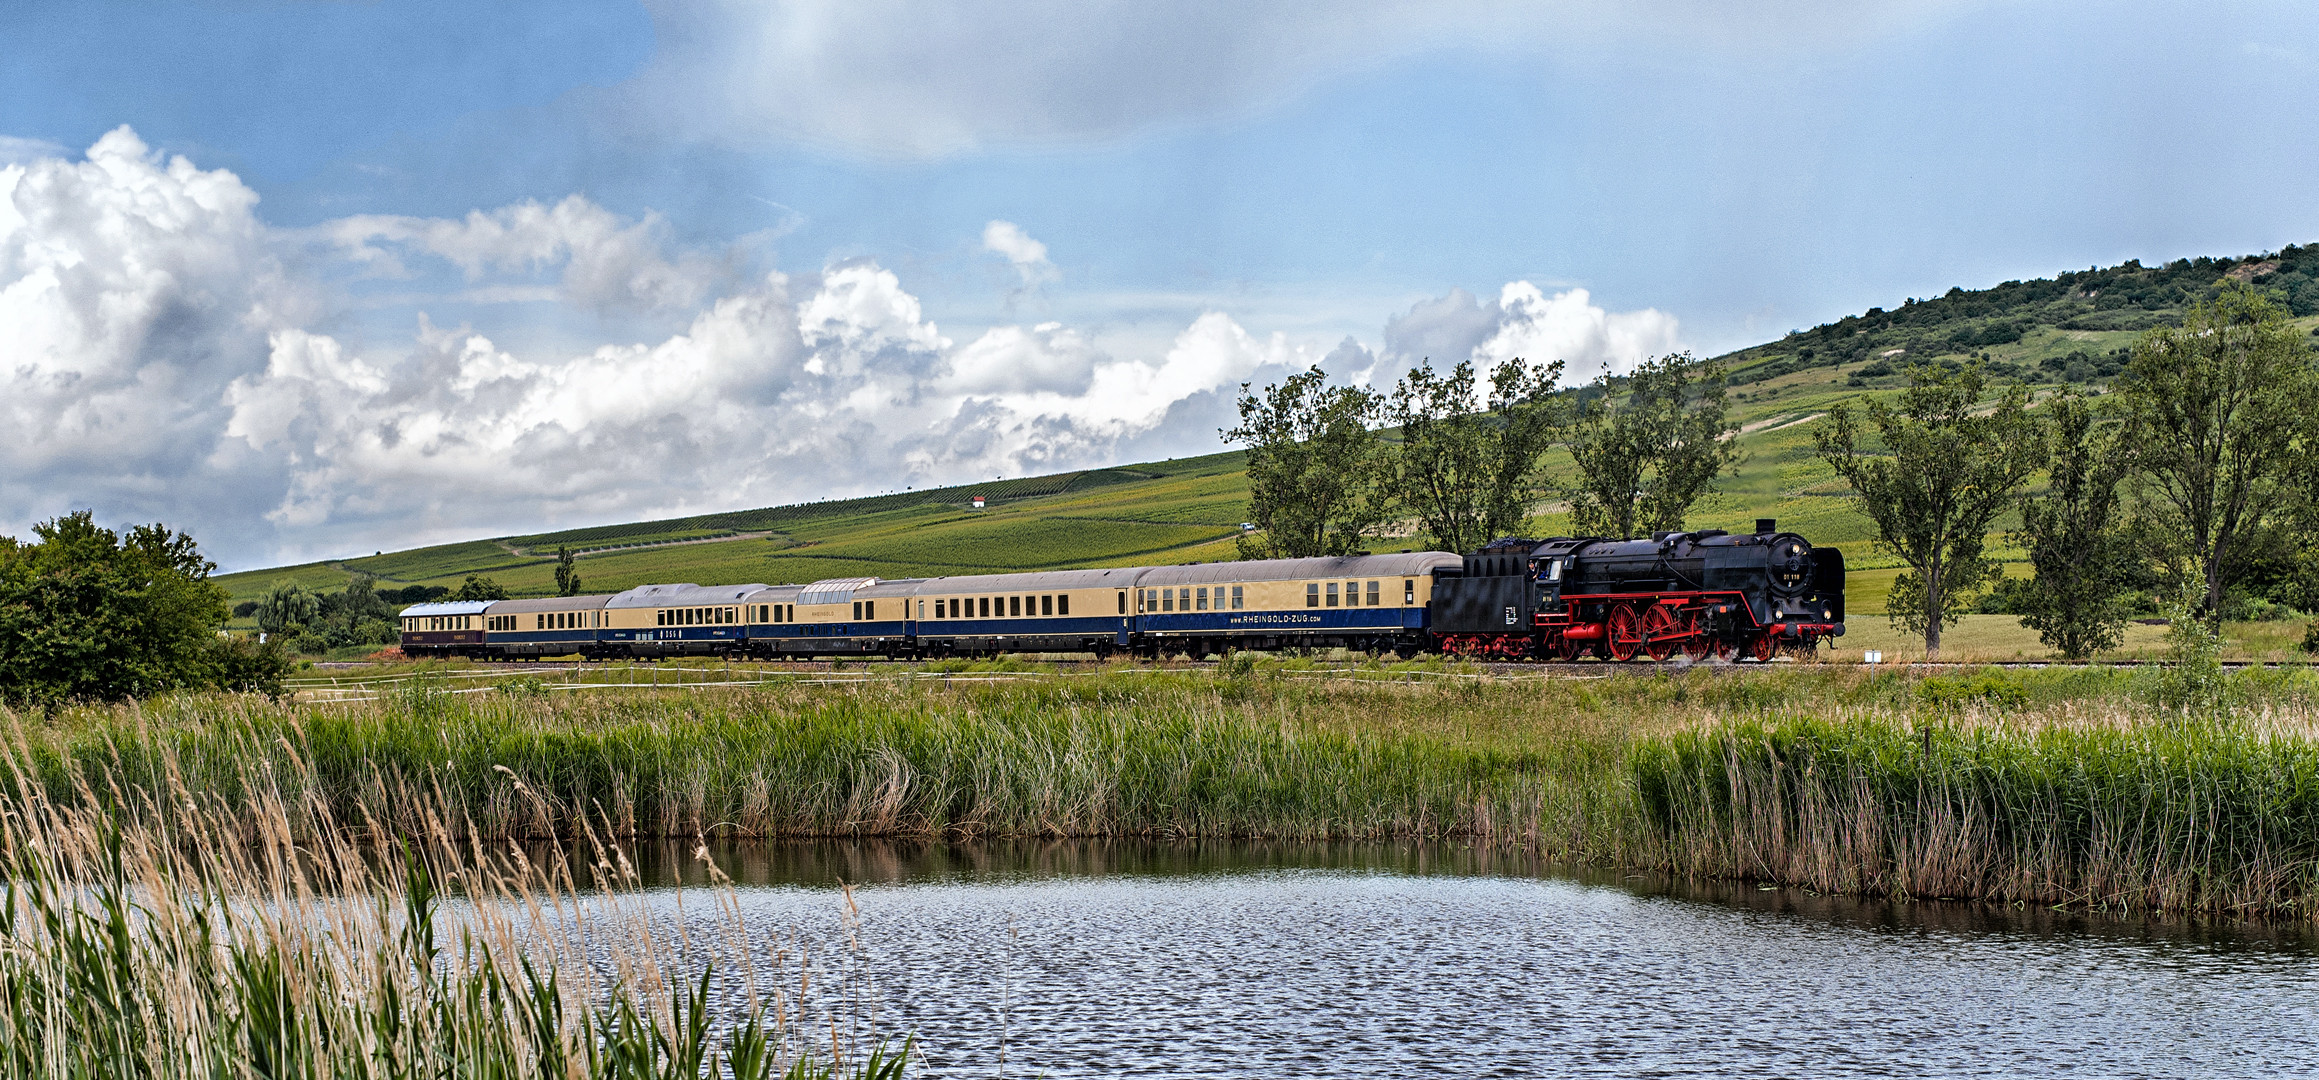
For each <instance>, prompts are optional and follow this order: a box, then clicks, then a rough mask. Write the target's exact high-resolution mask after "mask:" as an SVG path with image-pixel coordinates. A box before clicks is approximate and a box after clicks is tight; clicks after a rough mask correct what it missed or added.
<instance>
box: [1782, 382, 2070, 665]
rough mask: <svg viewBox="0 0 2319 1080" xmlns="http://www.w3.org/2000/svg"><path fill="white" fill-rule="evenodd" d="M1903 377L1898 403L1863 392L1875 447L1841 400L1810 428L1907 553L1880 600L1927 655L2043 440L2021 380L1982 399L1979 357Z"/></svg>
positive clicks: (1981, 567) (1880, 536)
mask: <svg viewBox="0 0 2319 1080" xmlns="http://www.w3.org/2000/svg"><path fill="white" fill-rule="evenodd" d="M1909 381H1910V384H1911V385H1910V386H1909V388H1908V389H1906V390H1903V391H1901V393H1900V396H1899V399H1898V402H1897V404H1895V403H1894V402H1891V401H1887V400H1883V399H1876V400H1872V401H1870V402H1869V403H1868V418H1867V420H1868V427H1870V428H1872V429H1874V430H1873V435H1874V437H1875V439H1876V441H1877V442H1878V443H1880V444H1881V447H1882V450H1881V452H1878V451H1877V450H1876V449H1874V448H1872V447H1870V446H1869V445H1867V444H1868V436H1869V435H1870V434H1871V433H1869V432H1864V431H1863V430H1862V428H1861V425H1860V421H1859V420H1858V419H1857V418H1855V417H1854V416H1853V414H1852V410H1851V409H1850V408H1849V407H1848V406H1845V405H1838V406H1835V407H1834V408H1832V409H1830V410H1828V422H1827V423H1825V424H1823V425H1821V426H1820V427H1819V428H1818V429H1817V430H1815V431H1814V432H1813V433H1812V440H1813V443H1814V444H1815V446H1816V448H1817V449H1818V451H1819V454H1820V457H1821V458H1823V459H1825V460H1826V461H1827V462H1828V464H1829V465H1830V466H1832V467H1834V468H1835V470H1836V473H1837V475H1839V476H1842V477H1843V478H1844V479H1845V480H1846V481H1847V482H1849V483H1850V484H1851V485H1852V488H1853V490H1854V491H1856V492H1858V493H1859V503H1858V505H1859V507H1860V510H1861V512H1862V513H1864V514H1866V515H1868V518H1869V520H1871V521H1873V522H1875V523H1876V535H1877V543H1878V544H1879V546H1881V547H1883V548H1884V549H1885V550H1887V551H1890V552H1891V553H1892V554H1894V555H1896V556H1898V557H1899V558H1900V561H1901V562H1903V563H1905V564H1907V566H1908V571H1907V572H1905V573H1903V574H1901V575H1900V576H1899V577H1898V578H1896V579H1894V581H1893V583H1892V594H1891V598H1890V600H1889V607H1888V610H1889V611H1891V613H1892V621H1893V623H1894V625H1896V626H1899V627H1901V628H1902V629H1903V630H1906V631H1907V632H1909V633H1921V634H1923V635H1924V650H1925V655H1926V656H1927V657H1934V656H1938V655H1939V654H1940V648H1941V630H1942V629H1943V628H1944V627H1948V626H1953V625H1955V624H1956V621H1957V619H1958V618H1960V617H1962V616H1963V615H1964V613H1965V611H1966V610H1967V599H1968V597H1969V595H1970V593H1971V592H1972V590H1973V589H1974V588H1975V587H1976V586H1978V585H1980V584H1981V583H1982V582H1983V581H1985V580H1986V579H1987V578H1988V577H1989V575H1990V573H1991V571H1992V570H1993V569H1994V567H1993V566H1991V565H1990V563H1989V562H1988V561H1987V560H1985V559H1983V558H1982V557H1981V548H1982V544H1983V542H1984V537H1985V536H1986V534H1987V533H1988V531H1989V523H1990V522H1991V521H1993V520H1995V519H1996V517H1997V515H1998V514H2001V513H2004V512H2005V509H2006V508H2007V507H2008V506H2011V505H2012V504H2013V501H2014V498H2015V497H2016V495H2017V493H2018V492H2019V491H2020V489H2021V487H2022V485H2023V484H2025V483H2027V482H2028V480H2029V478H2030V477H2031V476H2032V475H2034V474H2035V473H2036V472H2037V470H2038V469H2039V468H2040V467H2041V466H2042V465H2043V464H2044V460H2045V440H2044V439H2043V438H2041V437H2040V436H2039V432H2038V425H2037V421H2036V420H2035V419H2033V418H2032V417H2031V416H2030V415H2029V412H2028V406H2029V394H2028V391H2027V390H2026V389H2024V388H2023V387H2021V386H2019V385H2018V384H2016V385H2015V386H2013V387H2011V388H2009V389H2007V390H2006V391H2005V392H2004V394H2003V395H2002V396H2001V397H2000V398H1999V399H1998V400H1997V402H1996V404H1995V406H1994V407H1993V408H1991V407H1986V406H1984V405H1983V404H1982V400H1981V399H1982V391H1983V390H1984V389H1985V388H1986V383H1987V379H1986V377H1985V376H1984V375H1983V374H1982V371H1981V367H1980V365H1978V364H1972V365H1967V366H1966V367H1964V368H1962V369H1959V370H1957V371H1954V372H1951V371H1947V370H1944V369H1941V368H1932V367H1915V368H1911V369H1910V371H1909Z"/></svg>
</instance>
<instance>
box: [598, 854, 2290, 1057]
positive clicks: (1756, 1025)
mask: <svg viewBox="0 0 2319 1080" xmlns="http://www.w3.org/2000/svg"><path fill="white" fill-rule="evenodd" d="M636 856H637V858H638V862H639V865H640V868H641V869H643V871H644V872H645V873H646V875H647V877H648V879H649V880H653V881H656V882H660V883H662V885H663V887H664V888H666V887H667V886H672V885H674V884H675V883H677V882H679V881H683V882H686V883H688V884H693V885H699V884H706V883H707V881H708V878H709V872H708V869H707V867H706V866H704V865H702V864H701V863H700V862H698V861H697V860H695V859H693V858H691V857H690V852H689V849H688V848H681V847H674V846H671V847H664V848H648V849H646V850H644V851H640V852H637V853H636ZM711 857H712V858H713V859H714V860H715V862H716V864H717V866H718V868H719V869H720V870H721V872H722V873H724V874H726V875H728V876H730V877H731V878H732V879H733V880H734V881H735V882H736V883H737V885H738V886H739V890H738V903H739V905H740V911H741V916H742V918H743V919H744V920H745V921H746V922H747V923H748V924H749V925H750V926H751V927H752V928H753V929H754V930H762V931H768V932H779V933H782V934H785V935H790V936H792V937H793V939H794V940H798V941H801V942H804V943H806V944H807V945H808V946H810V947H813V948H819V949H822V950H824V952H825V954H826V953H827V952H829V951H832V950H838V949H841V948H843V946H844V943H845V942H847V941H848V940H852V941H855V942H857V944H856V946H855V947H854V948H852V949H851V950H848V956H849V960H848V966H849V967H850V968H852V969H854V970H857V971H859V972H862V973H866V976H867V978H868V980H869V989H868V991H867V992H868V994H869V995H870V997H871V998H872V999H873V1001H874V1004H875V1006H876V1010H877V1012H878V1013H879V1016H878V1017H877V1021H878V1023H879V1024H880V1025H881V1026H883V1027H885V1028H887V1029H889V1030H907V1031H912V1032H915V1033H916V1034H917V1036H918V1037H919V1039H920V1040H921V1046H922V1048H923V1049H924V1050H925V1052H926V1054H927V1058H926V1061H927V1065H928V1068H927V1070H926V1071H925V1072H924V1073H923V1074H924V1075H934V1076H988V1075H993V1074H994V1073H995V1072H996V1071H997V1067H998V1063H999V1061H1000V1059H1001V1057H1002V1055H1003V1056H1004V1058H1005V1059H1006V1061H1007V1062H1008V1066H1007V1067H1008V1071H1009V1072H1011V1073H1015V1074H1044V1075H1048V1076H1099V1075H1103V1076H1108V1075H1119V1074H1135V1075H1152V1076H1208V1075H1269V1074H1277V1073H1295V1074H1298V1075H1306V1076H1346V1077H1350V1076H1405V1075H1413V1074H1441V1075H1507V1076H1512V1075H1594V1074H1607V1075H1650V1076H1690V1075H1701V1076H1705V1075H1713V1076H1732V1075H1767V1076H1769V1075H1782V1076H1792V1075H1894V1074H1911V1075H1937V1076H1966V1075H2047V1074H2053V1073H2063V1072H2072V1073H2082V1074H2088V1075H2101V1076H2113V1075H2162V1076H2186V1075H2194V1076H2242V1075H2243V1076H2271V1075H2280V1074H2282V1073H2294V1074H2301V1073H2308V1072H2311V1071H2312V1068H2313V1066H2314V1065H2319V1049H2315V1048H2314V1044H2315V1042H2319V951H2315V950H2314V947H2313V940H2312V937H2311V935H2310V934H2309V932H2308V931H2307V929H2305V928H2303V927H2300V926H2288V927H2278V926H2263V925H2259V924H2231V923H2214V922H2193V921H2185V920H2171V919H2132V920H2127V919H2114V918H2106V917H2101V916H2092V915H2085V914H2082V913H2064V912H2054V911H2050V910H2042V909H2030V910H2019V909H2008V908H1996V907H1990V906H1985V905H1974V904H1961V903H1894V902H1884V901H1858V900H1847V899H1842V898H1835V897H1827V896H1814V895H1810V894H1806V893H1801V892H1797V891H1793V890H1762V889H1758V888H1756V887H1755V886H1752V885H1747V884H1744V883H1679V882H1668V881H1660V880H1654V879H1649V878H1635V877H1627V876H1621V875H1605V874H1588V873H1579V872H1573V871H1570V870H1569V869H1567V868H1558V867H1555V866H1553V865H1551V864H1548V863H1545V862H1543V861H1541V860H1539V859H1537V858H1536V857H1535V856H1533V855H1530V854H1528V853H1524V852H1518V851H1509V850H1504V849H1492V848H1489V847H1486V846H1485V847H1470V846H1462V845H1439V844H1360V845H1352V844H1291V843H1278V844H1266V843H1231V844H1218V843H1197V844H1195V843H1184V844H1170V843H1116V842H1092V841H1007V842H992V843H977V844H946V843H904V842H859V843H812V844H756V845H730V846H724V847H718V848H715V849H713V850H712V852H711ZM841 880H842V881H844V882H847V883H849V884H851V885H852V886H853V887H854V890H855V891H854V899H855V903H856V904H857V905H858V908H859V910H860V921H859V926H858V937H849V931H850V928H849V927H848V926H847V925H845V920H844V919H843V918H842V917H841V910H842V905H841V903H840V902H839V900H838V896H837V892H836V885H837V883H838V882H839V881H841ZM667 891H668V894H669V895H671V896H673V895H674V893H675V891H676V890H674V889H672V888H671V889H668V890H667ZM702 908H703V905H699V904H694V905H691V907H690V908H689V909H687V910H688V911H689V912H690V913H689V914H681V915H680V914H678V913H677V911H676V905H675V904H674V902H673V901H671V902H670V903H669V904H668V905H667V906H666V907H665V908H664V909H663V914H664V917H667V918H671V919H683V920H695V919H706V918H708V917H709V916H708V915H707V914H705V913H703V912H702ZM1002 1002H1003V1006H1002Z"/></svg>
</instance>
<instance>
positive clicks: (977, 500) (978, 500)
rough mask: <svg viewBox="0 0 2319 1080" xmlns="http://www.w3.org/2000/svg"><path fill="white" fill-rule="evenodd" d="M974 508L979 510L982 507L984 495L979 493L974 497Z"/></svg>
mask: <svg viewBox="0 0 2319 1080" xmlns="http://www.w3.org/2000/svg"><path fill="white" fill-rule="evenodd" d="M974 508H975V509H977V510H980V509H982V496H980V495H977V496H975V497H974Z"/></svg>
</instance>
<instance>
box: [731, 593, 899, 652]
mask: <svg viewBox="0 0 2319 1080" xmlns="http://www.w3.org/2000/svg"><path fill="white" fill-rule="evenodd" d="M916 585H917V581H916V579H909V580H902V581H881V580H879V579H877V578H874V577H865V578H830V579H827V580H824V581H816V582H814V583H813V584H811V585H781V586H775V587H772V588H761V589H760V590H759V591H758V592H757V593H756V594H754V595H752V596H751V597H749V598H748V601H747V603H748V606H749V607H750V608H751V609H753V610H752V624H751V625H750V627H749V651H750V653H751V654H752V655H757V656H768V657H813V656H849V655H850V656H863V655H880V656H907V655H910V653H911V652H912V651H913V647H912V643H911V637H910V633H911V631H910V617H909V607H910V597H911V595H912V591H913V588H914V587H915V586H916ZM758 615H763V616H766V618H764V619H763V620H762V621H758V620H757V616H758Z"/></svg>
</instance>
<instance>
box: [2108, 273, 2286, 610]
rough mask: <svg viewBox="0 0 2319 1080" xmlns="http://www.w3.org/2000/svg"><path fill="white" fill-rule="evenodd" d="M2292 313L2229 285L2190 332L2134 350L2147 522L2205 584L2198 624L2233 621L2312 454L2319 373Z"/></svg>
mask: <svg viewBox="0 0 2319 1080" xmlns="http://www.w3.org/2000/svg"><path fill="white" fill-rule="evenodd" d="M2287 320H2288V313H2287V312H2286V310H2285V309H2283V308H2281V307H2280V306H2279V305H2278V304H2277V303H2275V302H2273V301H2272V300H2271V299H2269V298H2268V297H2266V296H2264V295H2263V294H2262V293H2260V292H2257V291H2256V290H2255V289H2254V288H2253V287H2251V286H2248V285H2245V284H2243V283H2240V282H2236V281H2228V280H2226V281H2224V282H2223V283H2222V284H2221V286H2220V292H2219V293H2218V294H2217V295H2216V296H2215V298H2214V299H2213V300H2211V301H2205V302H2201V303H2198V304H2196V305H2193V306H2192V308H2191V309H2190V312H2189V313H2188V314H2187V315H2186V316H2185V317H2184V318H2183V321H2182V325H2181V326H2179V327H2160V328H2157V329H2154V330H2150V331H2148V332H2146V333H2144V334H2143V335H2142V337H2141V338H2140V340H2137V341H2136V342H2135V343H2134V351H2133V359H2131V360H2130V361H2128V362H2127V366H2126V371H2125V374H2124V375H2123V376H2122V377H2121V378H2120V379H2119V380H2118V390H2119V397H2120V399H2121V401H2122V402H2123V403H2124V406H2125V410H2126V417H2127V428H2128V431H2129V434H2128V436H2127V440H2128V443H2129V445H2132V446H2133V447H2134V448H2135V455H2136V458H2137V459H2138V461H2139V463H2140V467H2139V469H2138V470H2137V474H2136V475H2137V481H2138V482H2137V484H2136V494H2138V495H2139V496H2140V499H2139V502H2140V503H2141V505H2142V508H2143V512H2144V513H2146V514H2147V515H2149V517H2150V519H2151V520H2152V521H2153V522H2154V523H2155V524H2156V525H2157V526H2158V527H2159V529H2160V530H2161V531H2162V532H2163V533H2164V534H2165V535H2167V536H2168V537H2169V538H2170V539H2171V542H2172V550H2171V551H2170V552H2169V553H2168V554H2169V555H2170V556H2172V561H2173V562H2174V563H2176V564H2177V565H2178V566H2184V567H2189V568H2191V569H2190V571H2189V572H2191V573H2196V574H2198V575H2199V576H2200V577H2201V578H2202V582H2201V584H2202V588H2201V589H2200V590H2199V591H2200V600H2199V604H2198V614H2200V615H2201V616H2203V617H2204V618H2205V619H2206V620H2207V621H2208V622H2209V623H2214V622H2217V621H2219V620H2220V619H2221V616H2222V601H2223V597H2224V594H2225V593H2226V592H2227V591H2228V590H2229V588H2230V586H2231V585H2232V584H2233V583H2234V582H2236V581H2237V580H2238V579H2239V578H2240V577H2241V576H2242V575H2243V574H2244V573H2245V572H2246V570H2247V568H2248V566H2249V565H2250V562H2251V561H2252V559H2253V557H2254V555H2255V553H2256V551H2257V549H2258V548H2259V547H2260V546H2261V545H2260V542H2259V541H2260V534H2261V532H2262V531H2263V530H2265V529H2267V528H2274V527H2278V526H2279V525H2280V524H2282V523H2281V522H2280V520H2279V516H2280V512H2281V511H2282V510H2284V509H2286V508H2287V507H2288V503H2289V501H2290V499H2291V497H2292V494H2293V485H2294V484H2295V483H2296V480H2297V476H2296V473H2297V469H2296V466H2297V465H2298V464H2301V461H2300V460H2299V459H2301V458H2303V457H2304V456H2305V455H2307V454H2309V453H2310V452H2311V449H2312V448H2311V447H2309V446H2306V445H2303V444H2304V443H2305V442H2307V440H2306V439H2303V438H2299V436H2301V435H2302V429H2303V428H2304V427H2305V426H2306V425H2308V424H2310V422H2311V420H2310V415H2309V414H2310V412H2311V411H2312V409H2313V408H2314V402H2319V372H2315V371H2314V369H2313V364H2312V356H2311V349H2310V347H2309V345H2308V344H2307V342H2306V341H2305V339H2304V336H2303V334H2302V332H2301V331H2299V330H2297V329H2296V328H2295V326H2294V325H2293V324H2292V323H2290V322H2288V321H2287Z"/></svg>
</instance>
